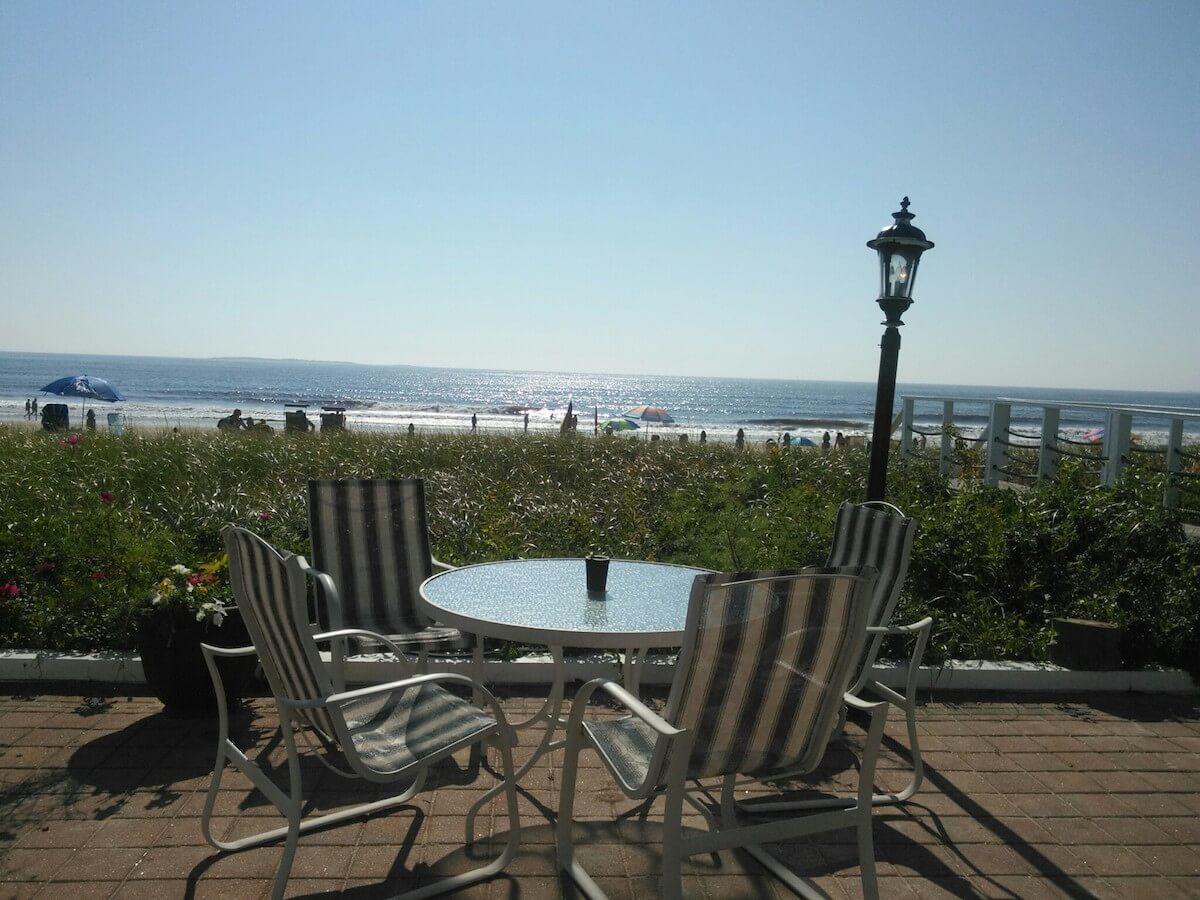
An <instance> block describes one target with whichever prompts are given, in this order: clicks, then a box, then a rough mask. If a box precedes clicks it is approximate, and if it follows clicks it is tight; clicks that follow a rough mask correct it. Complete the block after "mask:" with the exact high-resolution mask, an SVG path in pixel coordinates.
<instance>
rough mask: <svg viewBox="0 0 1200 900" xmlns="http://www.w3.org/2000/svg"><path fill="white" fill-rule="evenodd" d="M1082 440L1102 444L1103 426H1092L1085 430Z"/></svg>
mask: <svg viewBox="0 0 1200 900" xmlns="http://www.w3.org/2000/svg"><path fill="white" fill-rule="evenodd" d="M1083 440H1085V441H1087V442H1088V443H1089V444H1103V443H1104V429H1103V428H1092V429H1091V430H1089V431H1085V432H1084V433H1083Z"/></svg>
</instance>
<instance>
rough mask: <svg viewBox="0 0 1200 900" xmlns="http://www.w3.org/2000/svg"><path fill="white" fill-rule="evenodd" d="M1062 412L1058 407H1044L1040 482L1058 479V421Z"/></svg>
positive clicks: (1039, 465) (1039, 471)
mask: <svg viewBox="0 0 1200 900" xmlns="http://www.w3.org/2000/svg"><path fill="white" fill-rule="evenodd" d="M1060 415H1061V410H1059V408H1058V407H1057V406H1043V407H1042V446H1041V449H1040V450H1038V476H1037V477H1038V481H1039V482H1045V481H1053V480H1054V479H1055V478H1057V477H1058V421H1059V416H1060Z"/></svg>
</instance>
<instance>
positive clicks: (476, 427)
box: [471, 413, 479, 434]
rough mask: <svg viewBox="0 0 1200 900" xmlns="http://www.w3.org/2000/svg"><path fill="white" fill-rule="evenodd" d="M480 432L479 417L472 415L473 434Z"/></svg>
mask: <svg viewBox="0 0 1200 900" xmlns="http://www.w3.org/2000/svg"><path fill="white" fill-rule="evenodd" d="M478 430H479V417H478V416H476V415H475V413H471V434H474V433H475V432H477V431H478Z"/></svg>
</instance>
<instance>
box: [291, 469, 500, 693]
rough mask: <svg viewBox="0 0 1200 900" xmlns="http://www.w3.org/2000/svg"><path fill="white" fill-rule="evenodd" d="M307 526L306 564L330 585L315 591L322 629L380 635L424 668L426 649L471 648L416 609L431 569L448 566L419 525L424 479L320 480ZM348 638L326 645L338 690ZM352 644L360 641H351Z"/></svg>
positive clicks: (312, 492)
mask: <svg viewBox="0 0 1200 900" xmlns="http://www.w3.org/2000/svg"><path fill="white" fill-rule="evenodd" d="M308 525H309V535H310V539H311V541H312V555H313V565H314V566H315V567H316V568H317V570H318V571H321V572H324V573H325V574H326V575H328V576H330V578H332V579H333V583H334V585H335V586H336V587H337V590H336V591H335V592H333V593H328V594H327V593H325V592H324V591H323V590H321V588H320V586H319V585H318V587H317V590H316V599H317V604H316V619H317V623H318V625H319V626H320V627H321V628H323V629H344V628H357V629H366V630H367V631H373V632H377V633H379V634H383V635H385V636H386V637H387V638H388V639H389V640H390V641H391V642H392V643H393V644H396V645H399V646H401V647H409V648H413V649H415V650H416V651H417V655H418V667H419V668H420V670H421V671H425V670H426V668H427V666H428V652H429V650H430V649H431V648H432V649H441V650H446V649H462V648H465V647H467V646H470V645H471V644H472V643H473V644H474V645H475V647H476V651H477V652H476V659H475V662H476V665H477V667H476V671H475V676H476V677H479V672H480V669H479V667H478V664H479V663H481V662H482V649H483V645H482V642H481V641H474V642H472V641H470V640H469V638H467V637H466V636H464V635H463V634H462V632H460V631H459V630H458V629H456V628H447V627H443V626H439V625H437V624H435V623H434V622H432V621H430V620H429V619H428V618H427V617H426V616H424V615H422V614H421V611H420V610H419V609H418V608H417V603H416V598H417V595H418V593H419V591H420V589H421V582H423V581H424V580H425V579H426V578H428V577H429V576H430V575H432V574H433V572H434V569H435V568H436V569H440V570H443V571H445V570H447V569H453V568H454V566H451V565H448V564H446V563H443V562H439V561H438V560H437V559H435V558H434V556H433V552H432V550H431V549H430V546H429V528H428V526H427V525H426V522H425V483H424V482H423V481H422V480H421V479H419V478H405V479H346V480H338V481H333V480H321V481H310V482H309V483H308ZM347 643H348V642H347V641H343V640H338V641H334V642H333V644H332V646H331V648H330V649H331V655H332V659H333V671H334V681H335V684H337V686H338V687H339V689H341V688H345V686H346V681H345V659H346V653H347ZM356 643H363V642H362V641H357V642H356Z"/></svg>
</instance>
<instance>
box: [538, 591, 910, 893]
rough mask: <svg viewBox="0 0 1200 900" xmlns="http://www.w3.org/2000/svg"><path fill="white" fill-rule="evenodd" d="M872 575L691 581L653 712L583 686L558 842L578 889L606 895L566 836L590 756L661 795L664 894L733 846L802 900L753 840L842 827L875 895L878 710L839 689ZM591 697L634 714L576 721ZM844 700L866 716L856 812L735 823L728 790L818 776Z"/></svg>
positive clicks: (621, 779)
mask: <svg viewBox="0 0 1200 900" xmlns="http://www.w3.org/2000/svg"><path fill="white" fill-rule="evenodd" d="M875 579H876V573H875V571H874V570H873V569H867V568H848V569H837V570H832V569H831V570H826V571H824V572H820V573H818V572H806V573H795V572H787V571H776V572H758V573H753V572H752V573H743V574H736V575H724V574H710V575H698V576H697V577H696V581H695V583H694V584H693V586H692V593H691V597H690V599H689V605H688V617H687V631H686V636H685V643H684V646H683V649H682V651H681V653H680V657H679V662H678V664H677V667H676V671H675V680H674V683H673V684H672V686H671V693H670V695H669V697H668V699H667V705H666V709H665V711H664V713H663V715H662V716H659V715H657V714H656V713H654V712H653V711H651V710H650V709H648V708H647V707H646V706H644V705H643V704H642V703H641V702H640V701H639V700H638V699H637V698H636V697H634V696H633V695H632V694H630V693H629V692H628V691H626V690H625V689H623V688H622V687H620V686H619V685H618V684H616V683H615V682H613V681H610V680H609V679H606V678H599V679H596V680H595V681H591V682H589V683H588V684H586V685H584V686H583V688H582V689H581V690H580V692H579V694H578V695H577V696H576V698H575V701H574V704H573V705H572V708H571V715H570V719H569V721H568V725H567V749H566V755H565V759H564V763H563V776H562V788H561V794H560V802H559V814H558V824H557V829H556V844H557V851H558V863H559V867H560V868H561V869H562V870H564V871H565V872H566V873H567V874H569V875H570V877H571V878H572V879H573V880H574V881H575V883H576V884H577V885H578V886H579V887H580V888H581V890H582V892H583V893H584V894H586V895H587V896H589V897H603V896H604V893H603V892H602V891H601V890H600V888H599V887H598V886H597V885H596V883H595V882H594V881H593V880H592V878H591V877H590V876H589V875H588V873H587V871H586V870H585V869H584V868H583V866H582V865H581V864H580V863H579V861H578V859H577V858H576V854H575V847H574V843H573V839H572V811H573V804H574V794H575V776H576V771H577V768H578V763H579V753H580V751H581V750H582V749H584V748H585V747H587V748H590V749H593V750H595V751H596V752H597V753H598V755H599V756H600V759H601V761H602V762H603V763H604V765H605V767H606V768H607V769H608V771H609V772H610V773H611V775H612V777H613V778H614V780H615V781H616V782H617V785H618V786H619V787H620V789H621V790H622V791H623V792H624V793H625V794H626V795H627V796H629V797H631V798H634V799H651V798H653V797H655V796H657V795H659V794H664V795H665V800H666V807H665V810H666V811H665V814H664V820H663V865H662V883H661V894H660V895H661V896H663V897H669V898H678V897H680V896H681V891H682V886H681V881H680V875H681V864H682V860H683V858H684V857H687V856H692V855H694V854H697V853H712V852H715V851H717V850H721V849H727V848H733V847H743V848H745V849H746V850H747V851H748V852H750V853H751V854H752V855H753V856H754V857H755V858H756V859H758V860H759V861H760V862H761V863H762V864H763V865H764V866H765V867H766V868H767V869H768V870H770V871H771V872H772V874H774V875H775V876H777V877H778V878H779V879H780V880H781V881H783V882H784V883H785V884H786V885H787V886H788V887H789V888H791V889H792V890H794V891H796V892H797V893H801V894H806V892H807V894H806V895H808V896H811V895H812V886H811V885H810V884H809V883H808V882H806V881H805V880H804V879H802V878H801V877H800V876H798V875H797V874H796V873H794V872H792V871H791V870H790V869H788V868H786V867H785V866H784V865H783V864H782V863H781V862H779V861H778V860H777V859H775V857H773V856H771V855H770V854H769V853H768V852H767V851H766V850H765V849H763V848H762V847H761V846H759V845H760V844H761V843H762V842H767V841H780V840H788V839H790V838H794V837H800V836H802V835H809V834H816V833H818V832H823V831H831V830H836V829H840V828H846V827H852V828H855V829H856V833H857V838H858V851H859V863H860V866H861V870H862V883H863V889H864V892H865V894H866V895H867V896H868V897H875V896H877V895H878V888H877V885H876V878H875V856H874V849H873V846H872V841H871V813H872V809H873V805H872V803H871V796H872V793H871V792H872V790H873V781H874V771H875V760H876V756H877V754H878V752H879V742H880V739H881V737H882V735H883V726H884V722H885V720H886V718H887V709H888V704H887V703H886V701H884V702H878V703H864V702H863V701H862V700H859V699H858V698H857V697H854V696H853V695H850V694H847V693H846V688H847V687H848V686H849V684H850V680H851V678H852V677H853V674H854V665H855V663H856V661H857V660H858V658H859V656H860V654H861V653H862V650H863V646H864V645H865V643H866V627H867V621H868V616H869V613H870V609H871V598H872V588H873V586H874V582H875ZM597 691H604V692H606V693H607V694H609V696H610V697H611V698H612V699H615V700H617V701H618V702H620V703H621V704H622V705H623V706H624V707H625V708H627V709H628V710H629V711H630V713H631V715H629V716H627V717H625V718H620V719H602V720H591V721H585V720H584V712H585V710H586V708H587V704H588V700H589V699H590V698H591V697H592V695H593V694H594V693H596V692H597ZM843 703H848V704H850V705H851V706H853V707H854V708H856V709H859V710H861V711H863V712H864V713H866V714H867V715H868V716H869V718H870V725H869V727H868V730H867V740H866V745H865V749H864V752H863V758H862V763H861V769H860V772H859V779H860V782H859V790H858V799H857V803H856V804H855V805H854V806H852V807H849V808H844V807H838V808H832V807H831V808H829V809H827V810H823V811H821V812H818V813H815V814H809V815H805V816H789V817H785V818H779V817H775V818H773V819H772V820H771V821H768V822H765V823H762V824H753V825H740V824H739V823H738V818H737V815H738V809H737V803H736V802H735V799H734V790H735V786H737V785H741V784H746V783H748V781H749V782H754V781H763V780H772V779H776V778H778V777H780V776H781V774H782V773H801V772H810V771H812V770H813V769H814V768H816V767H817V765H818V764H819V763H820V762H821V760H822V758H823V757H824V756H825V751H826V746H827V744H828V743H829V741H830V738H831V737H832V736H833V735H834V733H835V730H836V728H837V723H838V715H839V712H840V710H841V708H842V705H843ZM739 776H744V778H742V780H739ZM708 779H717V780H719V781H720V782H721V799H720V804H719V820H718V815H717V813H716V812H715V811H710V809H709V807H708V805H706V804H705V803H704V801H703V799H702V796H703V795H704V794H706V793H707V790H708V786H707V785H705V783H704V782H705V780H708ZM689 782H693V783H694V786H693V787H691V788H689V786H688V783H689ZM713 787H714V788H715V785H713ZM698 791H699V792H701V793H697V792H698ZM685 801H686V802H688V803H689V804H691V805H692V806H694V807H695V808H696V809H697V810H699V811H700V813H701V814H702V815H703V816H704V817H705V819H706V821H707V822H708V826H709V830H708V831H707V832H701V833H697V834H688V835H685V834H684V833H683V830H682V821H681V819H682V813H683V804H684V802H685Z"/></svg>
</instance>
